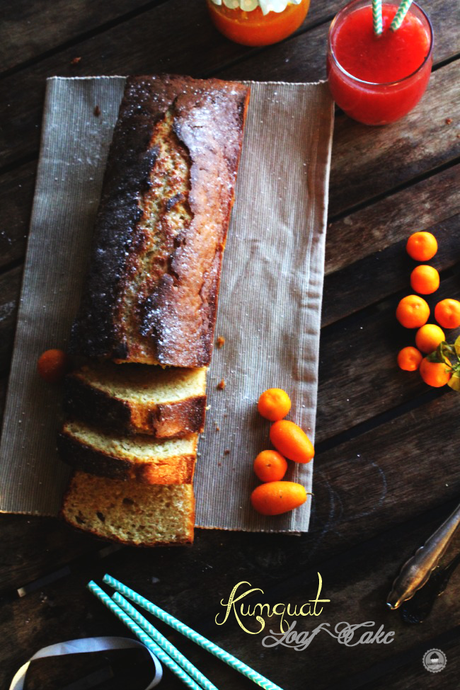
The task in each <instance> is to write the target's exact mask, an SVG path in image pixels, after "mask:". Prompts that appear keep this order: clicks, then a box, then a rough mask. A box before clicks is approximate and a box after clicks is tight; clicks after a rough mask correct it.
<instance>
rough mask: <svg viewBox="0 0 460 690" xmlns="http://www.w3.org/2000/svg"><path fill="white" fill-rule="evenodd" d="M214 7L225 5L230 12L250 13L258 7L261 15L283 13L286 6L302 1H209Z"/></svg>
mask: <svg viewBox="0 0 460 690" xmlns="http://www.w3.org/2000/svg"><path fill="white" fill-rule="evenodd" d="M211 2H212V3H214V5H225V7H228V9H230V10H237V9H240V10H243V11H244V12H251V11H252V10H255V9H256V7H260V9H261V10H262V14H268V13H269V12H284V10H285V9H286V7H287V6H288V5H300V3H301V2H302V0H211Z"/></svg>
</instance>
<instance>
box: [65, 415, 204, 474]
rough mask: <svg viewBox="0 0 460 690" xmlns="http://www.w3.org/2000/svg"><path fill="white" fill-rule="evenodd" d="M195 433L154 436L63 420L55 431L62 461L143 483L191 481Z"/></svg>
mask: <svg viewBox="0 0 460 690" xmlns="http://www.w3.org/2000/svg"><path fill="white" fill-rule="evenodd" d="M197 443H198V434H189V435H188V436H185V437H183V438H178V439H167V440H161V441H157V440H153V439H152V438H151V437H150V436H132V437H130V438H128V437H126V436H123V435H120V434H115V433H114V432H106V431H102V430H100V429H98V428H96V427H92V426H89V425H87V424H84V423H82V422H77V421H73V422H66V423H65V424H64V426H63V428H62V431H61V433H60V434H59V435H58V450H59V453H60V456H61V458H62V460H64V462H66V463H67V464H69V465H71V466H72V467H74V468H75V469H78V470H81V471H83V472H88V473H91V474H96V475H99V476H102V477H109V478H112V479H120V480H125V481H126V480H134V481H138V482H143V483H145V484H190V483H191V482H192V480H193V474H194V471H195V463H196V448H197Z"/></svg>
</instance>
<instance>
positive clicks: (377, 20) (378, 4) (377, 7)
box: [372, 0, 383, 36]
mask: <svg viewBox="0 0 460 690" xmlns="http://www.w3.org/2000/svg"><path fill="white" fill-rule="evenodd" d="M372 20H373V23H374V33H375V34H376V35H377V36H380V34H381V33H382V32H383V24H382V0H372Z"/></svg>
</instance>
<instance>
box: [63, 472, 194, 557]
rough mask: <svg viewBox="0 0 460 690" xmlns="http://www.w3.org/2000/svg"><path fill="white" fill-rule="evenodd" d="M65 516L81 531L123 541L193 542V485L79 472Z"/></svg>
mask: <svg viewBox="0 0 460 690" xmlns="http://www.w3.org/2000/svg"><path fill="white" fill-rule="evenodd" d="M61 517H63V518H64V519H65V520H66V521H67V522H68V523H70V524H71V525H73V526H74V527H77V528H78V529H81V530H84V531H85V532H90V533H91V534H94V535H95V536H98V537H101V538H102V539H110V540H112V541H118V542H121V543H122V544H129V545H134V546H159V545H163V544H164V545H166V544H191V543H192V542H193V530H194V521H195V499H194V495H193V487H192V485H191V484H182V485H176V486H158V485H157V486H151V485H146V484H140V483H139V482H132V481H129V482H124V481H119V480H117V479H107V478H105V477H97V476H95V475H91V474H86V473H84V472H75V474H74V475H73V477H72V479H71V481H70V484H69V487H68V489H67V492H66V495H65V497H64V501H63V506H62V509H61Z"/></svg>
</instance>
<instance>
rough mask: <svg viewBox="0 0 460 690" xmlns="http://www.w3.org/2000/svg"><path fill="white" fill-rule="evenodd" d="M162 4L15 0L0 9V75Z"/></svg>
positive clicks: (121, 0) (131, 0)
mask: <svg viewBox="0 0 460 690" xmlns="http://www.w3.org/2000/svg"><path fill="white" fill-rule="evenodd" d="M160 1H161V0H157V2H155V0H150V2H146V0H113V1H112V2H110V3H106V2H102V1H101V0H99V1H97V0H96V2H91V3H89V4H88V3H87V2H85V1H84V0H77V2H72V3H71V4H69V3H68V2H65V0H55V1H54V2H53V3H49V2H47V1H46V0H39V1H38V2H36V1H34V2H33V3H31V2H29V0H17V2H14V3H11V2H5V0H3V2H1V3H0V5H3V7H1V14H2V22H1V24H0V71H4V70H6V69H11V68H12V67H15V66H17V65H19V64H21V63H22V62H25V61H26V60H31V59H33V58H36V57H38V56H40V55H42V54H43V52H45V51H48V50H52V49H55V48H57V47H58V46H59V45H61V44H62V43H66V42H67V41H69V40H74V39H75V38H76V37H77V36H78V35H79V34H85V33H88V32H89V31H91V30H94V29H96V28H98V27H99V26H100V25H104V24H108V23H111V22H113V21H114V20H121V19H122V18H123V15H126V14H130V13H132V11H133V10H135V9H142V7H146V6H147V7H148V8H151V7H152V5H155V4H158V2H160Z"/></svg>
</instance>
